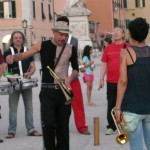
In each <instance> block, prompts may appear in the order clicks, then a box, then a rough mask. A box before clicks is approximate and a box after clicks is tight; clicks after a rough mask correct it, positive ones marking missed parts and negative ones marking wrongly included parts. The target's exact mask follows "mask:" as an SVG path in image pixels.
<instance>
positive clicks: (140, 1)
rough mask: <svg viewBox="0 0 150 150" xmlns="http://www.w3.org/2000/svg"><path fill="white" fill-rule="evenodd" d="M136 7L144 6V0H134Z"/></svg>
mask: <svg viewBox="0 0 150 150" xmlns="http://www.w3.org/2000/svg"><path fill="white" fill-rule="evenodd" d="M135 6H136V7H145V0H135Z"/></svg>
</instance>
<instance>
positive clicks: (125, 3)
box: [123, 0, 127, 8]
mask: <svg viewBox="0 0 150 150" xmlns="http://www.w3.org/2000/svg"><path fill="white" fill-rule="evenodd" d="M123 4H124V8H127V0H123Z"/></svg>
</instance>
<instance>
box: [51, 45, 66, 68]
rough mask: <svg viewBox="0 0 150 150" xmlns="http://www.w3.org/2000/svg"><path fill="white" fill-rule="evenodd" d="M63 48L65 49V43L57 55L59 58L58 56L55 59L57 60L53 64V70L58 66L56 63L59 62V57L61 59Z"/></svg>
mask: <svg viewBox="0 0 150 150" xmlns="http://www.w3.org/2000/svg"><path fill="white" fill-rule="evenodd" d="M65 47H66V42H65V44H64V45H63V47H62V49H61V51H60V53H59V56H58V58H57V60H56V62H55V64H54V70H55V68H56V66H57V64H58V62H59V60H60V57H61V55H62V53H63V51H64V49H65Z"/></svg>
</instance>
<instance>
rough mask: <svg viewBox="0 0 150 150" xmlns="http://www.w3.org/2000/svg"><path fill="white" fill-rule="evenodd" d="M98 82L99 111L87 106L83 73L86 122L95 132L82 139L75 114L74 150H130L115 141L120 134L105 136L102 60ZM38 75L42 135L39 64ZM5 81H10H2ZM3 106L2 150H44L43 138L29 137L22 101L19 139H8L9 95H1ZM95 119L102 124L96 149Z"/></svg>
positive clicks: (36, 92) (36, 91) (37, 124)
mask: <svg viewBox="0 0 150 150" xmlns="http://www.w3.org/2000/svg"><path fill="white" fill-rule="evenodd" d="M95 66H96V68H95V70H94V75H95V80H94V87H93V96H92V97H93V101H94V102H95V103H96V104H97V106H96V107H89V106H87V98H86V85H85V84H84V83H83V81H82V76H83V74H82V73H80V76H79V78H80V81H81V85H82V91H83V97H84V106H85V114H86V122H87V125H88V126H89V130H90V131H91V133H92V134H91V135H81V134H79V133H78V132H77V130H76V127H75V123H74V117H73V113H72V115H71V118H70V150H110V149H111V150H116V149H118V150H119V149H120V150H129V147H128V144H126V145H118V144H117V143H116V141H115V138H116V136H117V133H116V134H114V135H105V126H106V124H107V120H106V107H107V106H106V105H107V101H106V88H104V89H101V90H100V91H98V90H97V89H98V83H99V74H100V66H101V64H100V61H99V58H96V59H95ZM36 67H37V71H36V73H35V74H34V77H37V78H38V80H39V81H38V84H39V85H38V87H36V88H33V107H34V124H35V128H36V129H37V130H39V131H40V132H41V127H40V111H39V109H40V104H39V97H38V95H39V91H40V80H41V79H40V75H39V68H40V62H38V61H37V62H36ZM1 80H6V79H5V78H2V79H1ZM0 104H1V106H2V110H1V114H2V119H1V120H0V136H1V138H3V140H4V143H1V144H0V150H42V147H43V142H42V137H29V136H27V132H26V128H25V121H24V120H25V119H24V106H23V102H22V98H20V101H19V107H18V127H17V133H16V137H15V138H13V139H5V135H6V134H7V128H8V110H9V109H8V95H3V96H2V95H0ZM94 117H99V121H100V145H99V146H94V135H93V133H94V130H93V127H94V123H93V122H94V120H93V119H94Z"/></svg>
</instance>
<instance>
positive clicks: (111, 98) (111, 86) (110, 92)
mask: <svg viewBox="0 0 150 150" xmlns="http://www.w3.org/2000/svg"><path fill="white" fill-rule="evenodd" d="M116 98H117V83H110V82H107V103H108V105H107V121H108V125H107V128H111V129H113V130H114V131H115V130H116V126H115V124H114V121H113V118H112V116H111V110H112V109H113V108H114V107H115V104H116Z"/></svg>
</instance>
